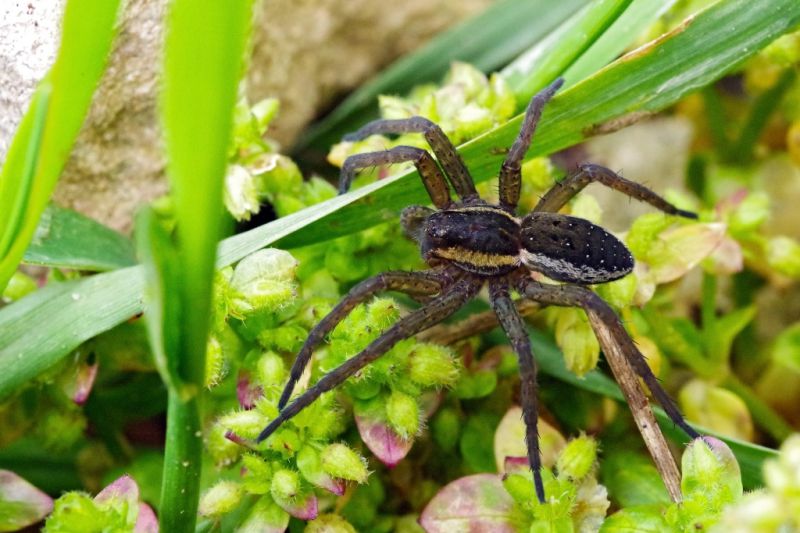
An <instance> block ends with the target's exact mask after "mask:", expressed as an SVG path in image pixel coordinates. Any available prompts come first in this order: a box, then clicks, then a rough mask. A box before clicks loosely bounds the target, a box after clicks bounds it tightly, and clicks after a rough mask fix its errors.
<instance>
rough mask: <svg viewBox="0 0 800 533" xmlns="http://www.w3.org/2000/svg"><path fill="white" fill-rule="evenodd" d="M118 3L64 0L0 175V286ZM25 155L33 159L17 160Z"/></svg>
mask: <svg viewBox="0 0 800 533" xmlns="http://www.w3.org/2000/svg"><path fill="white" fill-rule="evenodd" d="M118 7H119V0H109V1H108V2H94V1H92V0H70V1H69V2H67V4H66V7H65V10H64V19H63V28H62V32H61V36H62V37H61V46H60V48H59V51H58V56H57V57H56V61H55V64H54V65H53V68H52V69H51V70H50V73H49V74H48V75H47V77H46V79H45V80H44V81H43V83H42V85H40V88H39V89H38V94H37V96H36V97H35V98H34V100H35V104H34V105H33V106H32V107H31V108H29V110H28V112H27V113H26V116H25V117H24V118H23V120H22V124H21V126H20V129H19V131H18V134H17V135H16V136H15V138H14V140H13V141H12V145H11V148H10V149H9V152H8V159H7V160H6V164H5V166H4V167H3V172H2V175H0V228H3V229H2V230H1V231H2V232H3V235H2V237H0V243H2V244H3V246H2V247H0V288H3V287H5V286H6V284H7V283H8V280H9V279H10V278H11V275H12V274H13V273H14V270H16V268H17V265H18V264H19V262H20V260H21V259H22V256H23V254H24V253H25V250H26V248H27V247H28V243H29V242H30V240H31V238H32V237H33V234H34V232H35V230H36V226H37V224H38V220H39V217H40V216H41V214H42V211H44V209H45V207H46V206H47V203H48V202H49V201H50V195H51V194H52V192H53V188H54V187H55V185H56V181H57V180H58V176H59V175H60V174H61V170H62V169H63V168H64V164H65V163H66V161H67V158H68V157H69V152H70V148H71V147H72V144H73V142H74V141H75V138H76V136H77V135H78V131H79V130H80V127H81V124H82V123H83V119H84V116H85V115H86V111H87V110H88V108H89V103H90V101H91V98H92V94H93V93H94V89H95V86H96V85H97V82H98V81H99V79H100V76H101V75H102V73H103V70H104V67H105V61H106V57H107V55H108V51H109V50H110V49H111V43H112V41H113V38H114V35H115V21H116V18H117V11H118ZM48 85H49V86H51V87H52V92H51V93H50V97H49V99H48V100H49V101H48V104H47V106H46V116H45V118H44V129H43V130H42V132H41V143H40V145H39V149H38V150H35V149H34V148H32V147H33V146H35V145H36V144H37V143H35V139H34V136H35V128H34V126H33V121H34V118H32V117H33V115H35V114H36V113H40V112H41V103H42V98H44V96H43V94H44V93H45V92H47V91H48ZM29 116H30V117H31V118H29ZM31 143H32V144H31ZM29 148H30V149H31V150H33V151H32V152H30V151H29ZM28 157H31V158H33V159H34V160H35V161H27V162H24V161H20V160H19V158H25V159H27V158H28ZM26 166H27V168H28V169H34V170H33V174H32V175H31V176H30V177H26V175H25V167H26Z"/></svg>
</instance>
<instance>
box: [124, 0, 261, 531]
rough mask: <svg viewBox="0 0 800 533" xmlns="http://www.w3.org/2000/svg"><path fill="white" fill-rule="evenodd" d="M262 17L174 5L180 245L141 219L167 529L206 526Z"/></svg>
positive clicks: (172, 103)
mask: <svg viewBox="0 0 800 533" xmlns="http://www.w3.org/2000/svg"><path fill="white" fill-rule="evenodd" d="M252 9H253V6H252V2H251V0H238V1H234V2H195V1H192V0H173V2H172V4H171V6H170V12H169V16H168V23H167V36H166V42H165V54H164V55H165V59H164V88H163V91H162V95H161V111H162V113H161V118H162V123H163V126H164V138H165V145H166V151H167V175H168V177H169V179H170V183H171V185H172V195H173V199H174V205H175V215H176V219H177V230H176V236H175V238H174V240H173V239H171V238H170V236H169V235H168V234H167V233H166V232H165V231H164V230H163V228H162V227H161V226H160V225H159V222H158V221H157V220H156V219H155V216H154V215H153V214H152V212H149V211H146V212H145V213H144V214H143V215H142V217H140V219H139V222H140V223H141V224H142V225H141V226H140V228H141V229H143V230H147V231H143V232H142V235H141V240H140V241H139V242H140V246H139V248H140V250H141V251H142V255H143V256H146V259H147V266H148V273H149V274H150V275H149V276H148V277H149V287H150V289H151V290H152V292H153V293H154V294H155V297H154V298H152V299H150V300H148V303H150V304H151V305H150V306H149V307H148V311H149V312H148V326H149V329H150V339H151V342H152V343H153V351H154V353H155V354H156V355H157V356H158V359H159V369H160V370H161V374H162V376H163V377H164V379H165V382H166V384H167V388H168V390H169V402H168V407H167V436H166V445H165V452H164V471H163V478H162V486H161V505H160V508H159V511H160V516H159V522H160V526H161V528H162V529H164V530H165V531H176V532H181V531H186V532H189V531H194V528H195V522H196V519H197V506H198V501H199V496H200V467H201V452H202V436H201V432H200V427H201V426H200V420H201V416H202V412H201V410H202V405H201V402H200V398H201V397H200V394H199V392H200V391H201V390H202V389H203V385H204V382H205V356H206V346H207V337H208V328H209V319H210V315H211V312H210V309H211V293H212V279H213V276H214V261H215V253H216V248H217V243H218V242H219V239H220V237H221V230H222V221H223V218H222V214H223V212H222V185H223V181H224V177H225V167H226V165H227V155H228V147H229V146H230V142H231V135H232V129H233V108H234V105H235V103H236V95H237V89H238V85H239V80H240V78H241V75H242V70H243V65H244V55H245V45H246V43H247V39H248V35H249V29H250V18H251V16H252ZM198 213H201V214H202V216H198ZM148 248H149V250H148ZM147 251H149V252H150V253H149V254H147Z"/></svg>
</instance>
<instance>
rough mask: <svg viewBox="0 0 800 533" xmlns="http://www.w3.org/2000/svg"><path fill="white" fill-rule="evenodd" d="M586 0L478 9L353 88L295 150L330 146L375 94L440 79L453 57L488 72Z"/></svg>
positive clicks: (517, 1) (528, 0)
mask: <svg viewBox="0 0 800 533" xmlns="http://www.w3.org/2000/svg"><path fill="white" fill-rule="evenodd" d="M586 3H587V0H561V1H559V2H550V1H548V0H500V1H498V2H495V3H494V4H492V6H490V7H489V8H487V9H486V10H485V11H484V12H483V13H481V14H480V15H478V16H476V17H474V18H472V19H470V20H467V21H466V22H464V23H462V24H459V25H457V26H455V27H454V28H452V29H450V30H448V31H446V32H444V33H442V34H440V35H438V36H437V37H435V38H433V39H432V40H431V41H430V42H429V43H427V44H426V45H424V46H422V47H421V48H420V49H419V50H417V51H415V52H413V53H411V54H409V55H407V56H405V57H403V58H402V59H400V60H398V61H397V62H395V63H393V64H392V65H391V66H390V67H389V68H387V69H386V70H384V71H383V72H381V73H380V74H379V75H378V76H377V77H375V78H374V79H372V80H371V81H369V82H367V83H366V84H364V85H362V86H361V87H360V88H359V89H358V90H357V91H355V92H354V93H352V94H351V95H350V96H349V97H347V99H345V100H344V101H343V102H342V103H341V104H339V106H338V107H337V108H336V109H334V110H333V111H332V112H331V113H330V114H329V115H328V116H327V117H325V119H324V120H322V121H321V122H319V123H318V124H317V125H315V126H314V127H312V128H310V129H309V130H308V131H307V132H306V133H305V135H304V136H303V137H302V138H301V139H300V140H299V141H298V143H297V146H296V147H295V150H302V149H304V148H306V147H309V146H314V147H317V148H320V149H321V150H324V151H327V149H328V147H329V146H330V145H331V144H333V143H335V142H338V141H339V140H340V139H341V137H342V135H344V134H345V133H349V132H351V131H353V130H355V129H357V128H358V127H359V126H361V125H363V124H364V123H365V122H367V121H369V120H371V119H373V118H376V117H377V111H378V108H377V105H376V103H377V97H378V96H379V95H381V94H402V93H404V92H407V91H408V90H410V89H411V88H412V87H414V86H415V85H418V84H420V83H425V82H431V81H438V80H439V78H441V77H442V76H443V75H444V73H445V72H446V71H447V68H448V67H449V66H450V63H451V62H453V61H466V62H468V63H471V64H472V65H474V66H476V67H477V68H479V69H481V70H482V71H484V72H490V71H492V70H495V69H497V68H499V67H500V66H502V65H504V64H505V63H506V62H508V61H509V60H510V59H512V58H513V57H516V56H517V55H518V54H520V53H522V52H523V51H524V50H526V49H527V48H528V47H530V46H531V45H532V44H534V43H536V42H537V41H539V40H540V39H541V38H543V37H544V36H545V35H547V34H548V33H549V32H550V31H551V30H552V29H553V28H555V27H556V26H558V25H559V24H560V23H561V22H562V21H563V20H564V19H566V18H567V17H569V16H570V15H571V14H572V13H574V12H575V10H577V9H578V8H580V7H581V6H583V5H584V4H586Z"/></svg>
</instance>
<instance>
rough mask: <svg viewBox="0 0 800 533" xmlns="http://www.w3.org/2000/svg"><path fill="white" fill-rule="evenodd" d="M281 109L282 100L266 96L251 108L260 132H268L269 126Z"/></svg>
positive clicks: (262, 133)
mask: <svg viewBox="0 0 800 533" xmlns="http://www.w3.org/2000/svg"><path fill="white" fill-rule="evenodd" d="M279 109H280V102H279V100H278V99H277V98H264V99H263V100H261V101H260V102H257V103H256V104H255V105H253V107H252V108H250V113H252V115H253V118H255V120H256V124H257V125H258V133H259V134H261V135H264V133H266V132H267V127H268V126H269V124H270V122H272V120H273V119H274V118H275V116H276V115H277V114H278V110H279Z"/></svg>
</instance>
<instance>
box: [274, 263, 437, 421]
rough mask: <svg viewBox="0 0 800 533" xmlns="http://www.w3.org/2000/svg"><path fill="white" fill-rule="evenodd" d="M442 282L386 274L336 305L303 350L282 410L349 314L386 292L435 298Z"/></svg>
mask: <svg viewBox="0 0 800 533" xmlns="http://www.w3.org/2000/svg"><path fill="white" fill-rule="evenodd" d="M442 286H443V283H442V281H441V280H440V279H439V278H438V276H437V275H436V274H435V273H433V272H430V271H429V272H384V273H383V274H378V275H377V276H374V277H372V278H369V279H366V280H364V281H362V282H361V283H359V284H358V285H356V286H355V287H353V288H352V289H351V290H350V292H349V293H347V296H345V297H344V298H342V300H341V301H340V302H339V303H338V304H336V307H334V308H333V309H332V310H331V312H330V313H328V314H327V315H326V316H325V318H323V319H322V320H320V321H319V323H318V324H317V325H316V326H314V328H313V329H312V330H311V332H309V334H308V338H307V339H306V341H305V342H304V343H303V347H302V348H300V352H299V353H298V354H297V358H296V359H295V360H294V364H293V365H292V369H291V371H290V372H289V381H288V382H287V383H286V386H285V387H284V389H283V392H282V393H281V397H280V400H278V409H283V407H284V406H285V405H286V403H287V402H288V401H289V398H290V397H291V396H292V392H293V391H294V387H295V385H297V381H298V380H299V379H300V376H301V375H302V374H303V371H304V370H305V368H306V366H307V365H308V362H309V360H310V359H311V354H312V353H313V352H314V349H315V348H316V347H317V346H319V345H320V343H322V341H323V340H324V339H325V336H326V335H327V334H328V333H330V332H331V331H333V328H335V327H336V325H337V324H338V323H339V322H341V321H342V320H343V319H344V317H346V316H347V314H348V313H349V312H350V311H352V310H353V308H354V307H355V306H357V305H358V304H360V303H362V302H364V301H366V300H368V299H369V298H371V297H372V296H374V295H375V294H377V293H379V292H383V291H398V292H404V293H407V294H410V295H411V296H412V297H419V296H432V295H434V294H436V293H438V292H439V291H441V289H442Z"/></svg>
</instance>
